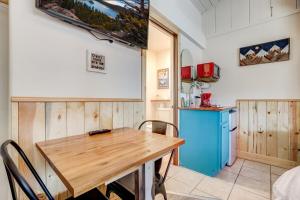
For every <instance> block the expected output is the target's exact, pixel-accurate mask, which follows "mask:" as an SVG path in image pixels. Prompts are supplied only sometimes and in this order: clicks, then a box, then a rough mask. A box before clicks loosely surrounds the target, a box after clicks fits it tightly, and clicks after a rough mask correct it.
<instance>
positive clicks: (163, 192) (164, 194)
mask: <svg viewBox="0 0 300 200" xmlns="http://www.w3.org/2000/svg"><path fill="white" fill-rule="evenodd" d="M160 187H161V193H162V195H163V196H164V199H165V200H167V192H166V188H165V184H161V186H160Z"/></svg>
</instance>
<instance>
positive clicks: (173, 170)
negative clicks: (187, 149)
mask: <svg viewBox="0 0 300 200" xmlns="http://www.w3.org/2000/svg"><path fill="white" fill-rule="evenodd" d="M181 171H182V169H181V167H179V166H175V165H171V166H170V169H169V171H168V174H167V176H169V177H173V176H174V175H175V174H177V173H179V172H181Z"/></svg>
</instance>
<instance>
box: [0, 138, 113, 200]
mask: <svg viewBox="0 0 300 200" xmlns="http://www.w3.org/2000/svg"><path fill="white" fill-rule="evenodd" d="M8 145H11V146H12V147H14V148H15V149H16V151H17V152H18V154H19V155H20V156H21V158H22V159H23V161H24V162H25V164H26V165H27V167H28V168H29V170H30V172H31V173H32V175H33V176H34V178H35V180H36V181H37V183H38V184H39V185H40V187H41V189H42V190H43V192H44V194H42V195H43V196H44V197H46V198H47V199H49V200H54V197H53V196H52V195H51V194H50V192H49V190H48V189H47V187H46V186H45V184H44V183H43V181H42V179H41V178H40V177H39V175H38V173H37V172H36V170H35V169H34V167H33V166H32V164H31V163H30V161H29V159H28V158H27V156H26V155H25V153H24V151H23V150H22V149H21V147H20V146H19V145H18V144H17V143H16V142H15V141H13V140H7V141H6V142H4V143H3V144H2V145H1V156H2V158H3V162H4V166H5V170H6V173H7V177H8V181H9V186H10V189H11V194H12V198H13V200H17V194H16V187H15V181H16V182H17V184H18V185H19V186H20V188H21V190H22V191H23V192H24V193H25V195H26V196H27V197H28V198H29V199H30V200H39V199H40V198H39V194H36V193H35V192H34V191H33V189H32V188H31V187H30V185H29V184H28V182H27V181H26V180H25V178H24V177H23V176H22V174H21V173H20V172H19V170H18V168H17V166H16V165H15V163H14V162H13V159H12V158H11V157H10V155H9V153H8V150H7V146H8ZM14 180H15V181H14ZM96 199H97V200H107V198H106V197H105V196H104V195H103V194H102V193H101V192H100V191H99V190H98V189H93V190H91V191H89V192H87V193H85V194H83V195H81V196H79V197H77V198H73V197H70V198H68V199H67V200H96Z"/></svg>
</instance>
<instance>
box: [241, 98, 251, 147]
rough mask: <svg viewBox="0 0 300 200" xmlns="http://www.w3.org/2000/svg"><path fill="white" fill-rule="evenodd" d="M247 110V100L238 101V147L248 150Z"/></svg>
mask: <svg viewBox="0 0 300 200" xmlns="http://www.w3.org/2000/svg"><path fill="white" fill-rule="evenodd" d="M248 112H249V102H248V101H241V102H240V114H239V116H240V131H239V133H238V149H239V150H240V151H245V152H246V151H247V150H248V128H249V127H248V122H249V120H248V118H249V115H248Z"/></svg>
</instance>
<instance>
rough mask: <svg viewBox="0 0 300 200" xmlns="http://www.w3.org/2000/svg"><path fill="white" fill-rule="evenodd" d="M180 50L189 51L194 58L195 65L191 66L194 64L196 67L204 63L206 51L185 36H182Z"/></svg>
mask: <svg viewBox="0 0 300 200" xmlns="http://www.w3.org/2000/svg"><path fill="white" fill-rule="evenodd" d="M180 48H181V50H183V49H188V50H189V51H190V52H191V54H192V56H193V63H191V64H193V65H194V66H196V65H197V64H199V63H202V62H203V51H204V49H202V48H200V47H199V46H198V45H196V44H195V43H194V42H193V41H191V40H190V39H189V38H187V37H186V36H184V35H181V38H180Z"/></svg>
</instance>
